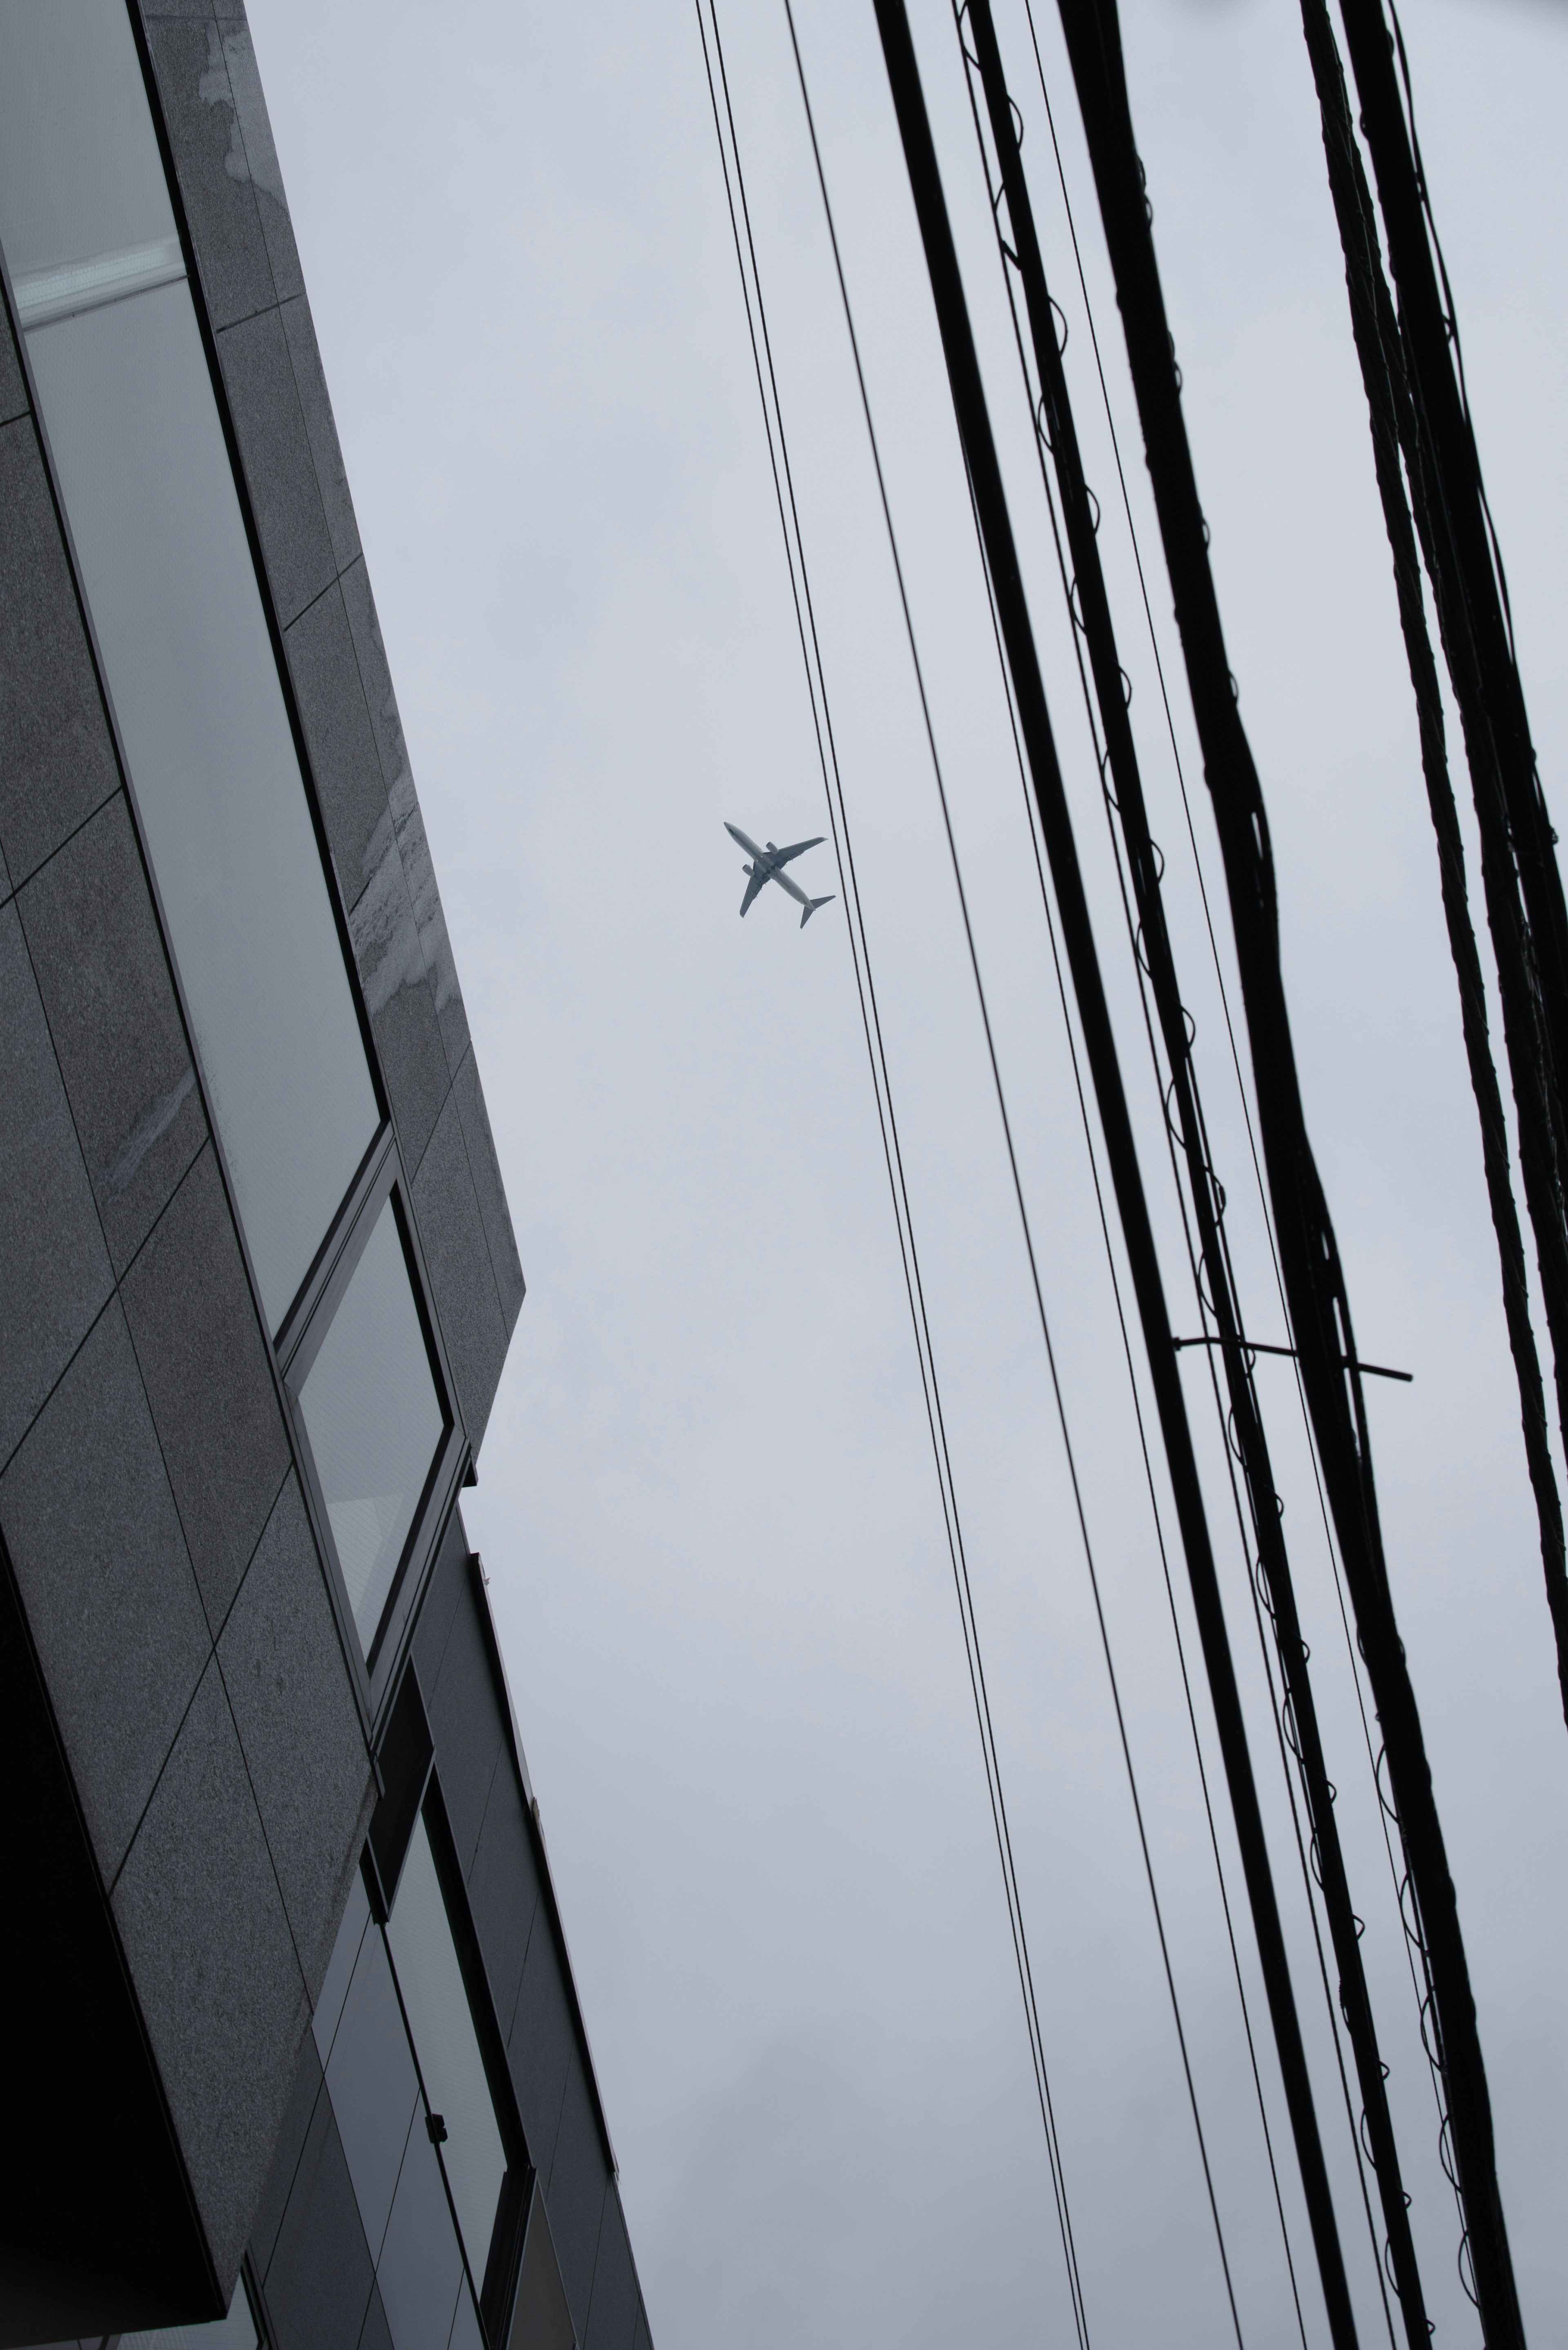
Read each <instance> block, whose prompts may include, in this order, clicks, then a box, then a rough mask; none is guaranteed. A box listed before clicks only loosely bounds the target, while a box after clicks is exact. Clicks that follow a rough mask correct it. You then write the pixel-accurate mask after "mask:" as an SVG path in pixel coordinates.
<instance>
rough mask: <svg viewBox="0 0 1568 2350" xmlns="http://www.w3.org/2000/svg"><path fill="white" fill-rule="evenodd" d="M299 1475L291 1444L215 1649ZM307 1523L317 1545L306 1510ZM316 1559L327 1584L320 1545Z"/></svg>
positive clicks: (227, 1626)
mask: <svg viewBox="0 0 1568 2350" xmlns="http://www.w3.org/2000/svg"><path fill="white" fill-rule="evenodd" d="M297 1473H298V1464H297V1463H296V1460H295V1457H294V1447H293V1444H292V1443H290V1445H289V1449H288V1459H287V1461H286V1463H285V1464H284V1471H283V1474H282V1476H281V1477H280V1478H279V1479H278V1481H277V1486H276V1490H275V1492H274V1494H273V1497H272V1499H271V1501H270V1502H269V1503H267V1505H266V1510H265V1514H264V1516H263V1518H262V1528H261V1532H260V1534H257V1536H256V1538H255V1540H254V1543H253V1544H251V1555H250V1556H249V1558H247V1559H246V1561H245V1563H244V1568H243V1570H242V1571H241V1575H240V1579H239V1581H238V1582H237V1583H236V1584H235V1586H234V1597H233V1598H232V1599H231V1600H230V1602H229V1604H228V1606H227V1607H225V1608H224V1610H223V1621H222V1623H221V1624H220V1625H219V1626H218V1628H217V1630H216V1631H215V1632H214V1633H213V1648H216V1647H217V1645H218V1643H219V1641H220V1640H221V1639H222V1638H223V1634H224V1633H225V1632H226V1631H227V1630H228V1628H229V1618H230V1617H231V1616H232V1615H233V1614H234V1609H235V1608H236V1607H238V1606H239V1600H240V1594H241V1592H242V1591H243V1590H244V1587H245V1585H246V1583H247V1582H248V1581H249V1580H250V1572H251V1569H252V1567H253V1566H254V1565H255V1563H256V1553H257V1551H258V1550H260V1548H261V1546H262V1544H263V1543H264V1542H265V1540H266V1530H267V1528H268V1526H270V1525H271V1523H272V1515H273V1512H274V1511H275V1509H276V1507H277V1505H278V1503H279V1502H281V1501H282V1499H283V1489H284V1487H285V1486H286V1484H287V1482H288V1481H289V1479H290V1478H291V1477H293V1476H296V1474H297ZM300 1498H301V1500H302V1501H303V1499H304V1495H303V1492H302V1493H301V1496H300ZM305 1523H306V1526H307V1527H309V1529H310V1539H311V1541H312V1543H313V1544H315V1543H316V1529H315V1527H314V1525H312V1524H311V1520H310V1513H309V1511H308V1510H306V1513H305ZM316 1557H317V1565H318V1566H320V1567H321V1569H322V1580H323V1582H325V1581H326V1579H327V1575H326V1566H325V1564H324V1562H323V1560H322V1557H321V1551H320V1545H319V1544H317V1545H316ZM330 1596H331V1595H330V1593H328V1597H330ZM223 1686H224V1688H225V1690H226V1689H227V1687H228V1683H227V1682H226V1681H225V1682H224V1684H223Z"/></svg>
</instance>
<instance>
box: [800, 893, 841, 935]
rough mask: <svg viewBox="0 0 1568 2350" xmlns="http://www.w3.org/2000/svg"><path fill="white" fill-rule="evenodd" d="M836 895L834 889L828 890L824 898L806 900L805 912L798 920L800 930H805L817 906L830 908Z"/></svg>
mask: <svg viewBox="0 0 1568 2350" xmlns="http://www.w3.org/2000/svg"><path fill="white" fill-rule="evenodd" d="M837 894H838V893H837V891H836V889H830V890H829V891H828V893H827V895H826V898H808V899H806V902H805V913H804V914H803V915H802V916H801V918H800V926H801V929H802V930H803V931H804V930H805V926H806V924H807V922H809V921H810V920H811V918H812V916H813V914H815V911H816V910H817V908H818V907H819V906H831V905H832V903H833V901H834V899H835V898H836V896H837Z"/></svg>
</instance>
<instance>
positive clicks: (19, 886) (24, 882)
mask: <svg viewBox="0 0 1568 2350" xmlns="http://www.w3.org/2000/svg"><path fill="white" fill-rule="evenodd" d="M0 430H3V428H0ZM115 766H118V762H115ZM122 792H125V780H122V778H119V775H115V783H110V787H109V792H106V795H103V799H101V801H99V804H97V808H89V811H87V816H85V817H82V820H80V823H78V825H73V827H70V832H64V834H61V837H58V841H57V844H54V848H49V851H47V856H42V858H40V860H37V865H28V869H26V872H24V874H21V877H16V874H12V895H14V898H19V895H21V893H24V889H26V886H28V884H31V881H37V877H40V874H42V872H47V869H49V865H54V860H57V856H58V853H61V848H70V841H75V839H78V837H80V834H82V832H87V825H92V823H94V820H97V817H99V816H103V808H106V806H109V804H110V799H115V796H118V795H122ZM125 796H127V804H130V795H125ZM131 829H134V823H131ZM5 862H7V868H9V862H12V860H9V858H7V860H5ZM160 935H162V933H160ZM28 962H31V956H28ZM33 978H37V972H36V975H33Z"/></svg>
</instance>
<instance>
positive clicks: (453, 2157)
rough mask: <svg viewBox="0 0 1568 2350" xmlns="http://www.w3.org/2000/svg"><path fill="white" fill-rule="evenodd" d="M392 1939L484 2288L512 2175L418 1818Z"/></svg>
mask: <svg viewBox="0 0 1568 2350" xmlns="http://www.w3.org/2000/svg"><path fill="white" fill-rule="evenodd" d="M387 1939H388V1941H389V1943H390V1944H391V1950H392V1963H393V1965H394V1966H395V1967H396V1968H397V1970H398V1988H399V1990H400V1991H401V1992H402V1994H403V2005H404V2007H405V2008H406V2009H407V2011H408V2018H409V2030H410V2033H411V2034H412V2036H413V2043H414V2050H415V2053H416V2054H417V2055H418V2057H419V2060H420V2072H421V2075H422V2076H423V2079H424V2085H425V2096H426V2098H427V2100H428V2101H429V2104H430V2106H431V2111H432V2112H433V2113H438V2114H440V2115H441V2118H442V2120H443V2121H444V2123H445V2125H446V2132H447V2136H446V2142H445V2144H444V2145H443V2146H442V2147H441V2160H442V2162H443V2163H444V2164H445V2165H446V2175H447V2178H448V2181H449V2183H450V2185H451V2188H452V2202H453V2204H454V2205H455V2206H456V2209H457V2216H458V2222H459V2225H460V2226H461V2227H462V2240H463V2243H464V2244H465V2246H466V2247H467V2251H468V2261H469V2267H470V2269H471V2270H472V2273H473V2278H474V2282H476V2283H477V2284H478V2285H480V2286H481V2287H482V2288H483V2282H484V2270H485V2263H486V2262H487V2261H488V2259H489V2257H490V2239H491V2234H492V2231H493V2228H494V2225H495V2206H496V2203H497V2201H498V2199H499V2198H500V2194H501V2182H502V2180H503V2178H504V2177H505V2175H506V2155H505V2150H504V2147H503V2146H502V2143H501V2132H500V2130H499V2129H498V2128H497V2127H496V2123H495V2107H494V2106H493V2103H492V2101H491V2095H490V2082H489V2079H488V2077H487V2075H486V2074H485V2070H484V2059H483V2056H482V2055H481V2054H480V2050H479V2040H478V2036H477V2034H476V2033H475V2032H474V2029H473V2016H472V2012H471V2010H470V2008H469V2004H468V1990H467V1986H466V1985H465V1983H464V1981H463V1978H462V1966H461V1965H460V1963H459V1960H458V1955H457V1950H456V1947H455V1945H454V1944H453V1941H452V1925H451V1922H450V1920H449V1918H448V1917H447V1909H446V1902H445V1900H444V1898H443V1897H442V1894H441V1879H440V1878H439V1877H437V1875H436V1865H435V1857H434V1855H433V1854H432V1853H431V1846H430V1837H429V1836H428V1835H427V1834H426V1832H425V1824H424V1822H423V1820H422V1819H421V1820H420V1821H419V1822H418V1823H417V1824H416V1825H415V1828H414V1833H413V1837H412V1840H411V1842H410V1846H409V1856H408V1858H407V1860H405V1861H404V1863H403V1874H402V1878H401V1880H400V1884H399V1887H398V1898H397V1902H396V1904H395V1906H394V1908H393V1910H392V1915H391V1918H390V1921H389V1924H388V1927H387Z"/></svg>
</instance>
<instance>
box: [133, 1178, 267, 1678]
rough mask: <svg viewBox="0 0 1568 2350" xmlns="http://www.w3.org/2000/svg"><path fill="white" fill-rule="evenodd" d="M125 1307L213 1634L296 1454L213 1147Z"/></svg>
mask: <svg viewBox="0 0 1568 2350" xmlns="http://www.w3.org/2000/svg"><path fill="white" fill-rule="evenodd" d="M121 1295H122V1296H123V1298H124V1301H125V1311H126V1318H127V1319H128V1321H129V1322H130V1335H131V1338H132V1340H133V1341H134V1343H135V1347H136V1353H137V1359H138V1360H139V1362H140V1365H141V1376H142V1379H143V1381H144V1382H145V1384H146V1388H147V1395H148V1400H149V1402H150V1403H151V1406H152V1417H153V1419H154V1421H155V1423H156V1425H157V1429H158V1433H159V1436H160V1439H161V1441H162V1446H163V1457H164V1459H165V1461H167V1462H168V1464H169V1476H170V1482H171V1484H172V1486H173V1488H174V1499H175V1501H176V1502H177V1503H178V1504H179V1509H180V1518H181V1523H182V1524H183V1526H184V1529H185V1539H186V1541H187V1543H188V1544H190V1547H191V1557H192V1563H193V1565H194V1566H195V1569H196V1579H197V1581H198V1583H199V1584H200V1585H201V1586H202V1600H203V1602H204V1603H205V1606H206V1609H207V1618H208V1621H209V1623H210V1624H211V1625H212V1627H213V1632H214V1634H216V1633H217V1631H218V1630H219V1629H220V1628H221V1627H222V1625H223V1618H224V1617H225V1616H226V1615H227V1614H228V1612H229V1607H230V1604H231V1602H232V1601H233V1599H234V1594H235V1592H236V1591H237V1590H238V1589H239V1586H240V1578H241V1576H242V1575H244V1571H245V1568H246V1567H247V1566H248V1565H249V1564H250V1560H251V1554H252V1553H253V1552H254V1549H255V1546H256V1544H257V1543H258V1542H259V1541H260V1539H261V1533H262V1528H263V1527H264V1526H265V1523H266V1522H267V1519H268V1518H269V1517H270V1515H271V1514H272V1507H273V1503H275V1501H276V1499H277V1496H278V1492H279V1491H280V1489H281V1487H282V1484H283V1481H284V1476H285V1472H286V1470H287V1469H288V1466H289V1460H290V1454H289V1450H288V1440H287V1437H286V1433H285V1430H284V1422H283V1411H282V1408H281V1406H280V1405H279V1402H278V1399H277V1390H276V1388H275V1386H274V1384H273V1378H272V1373H271V1370H270V1368H269V1367H268V1361H267V1354H266V1347H265V1341H264V1339H263V1336H262V1333H261V1328H260V1326H259V1324H258V1323H257V1321H256V1315H255V1305H254V1301H253V1298H252V1295H251V1290H250V1284H249V1282H248V1281H247V1279H246V1277H245V1269H244V1259H243V1258H242V1257H241V1255H240V1244H239V1239H238V1236H237V1234H236V1233H235V1231H234V1222H233V1220H232V1219H231V1217H230V1214H229V1204H228V1201H227V1198H226V1197H225V1195H224V1191H223V1182H222V1180H221V1178H220V1177H219V1174H218V1167H217V1161H216V1159H215V1158H214V1156H213V1146H212V1144H211V1143H208V1145H207V1147H206V1148H205V1149H203V1150H202V1153H201V1155H200V1157H199V1158H198V1159H197V1160H196V1162H195V1164H194V1165H193V1166H192V1169H191V1171H190V1173H189V1174H188V1175H187V1176H186V1177H185V1179H184V1180H183V1181H182V1184H181V1186H180V1188H179V1190H178V1191H176V1192H175V1194H174V1197H173V1199H172V1200H171V1201H170V1203H169V1205H168V1207H167V1208H166V1209H165V1210H164V1211H163V1214H162V1216H161V1218H160V1220H159V1222H158V1223H157V1225H156V1227H155V1228H154V1230H153V1232H152V1234H151V1238H150V1239H149V1240H148V1242H147V1243H146V1245H145V1246H144V1248H143V1249H142V1251H141V1253H140V1256H139V1257H138V1258H137V1260H136V1263H134V1264H133V1265H132V1266H131V1268H130V1272H129V1273H128V1274H127V1275H126V1277H125V1280H124V1282H123V1284H122V1285H121Z"/></svg>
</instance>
